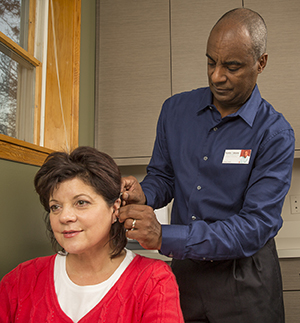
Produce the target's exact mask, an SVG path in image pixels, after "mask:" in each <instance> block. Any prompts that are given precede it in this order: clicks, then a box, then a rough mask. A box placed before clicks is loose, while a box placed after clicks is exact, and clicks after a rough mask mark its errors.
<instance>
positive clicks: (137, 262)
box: [130, 254, 173, 281]
mask: <svg viewBox="0 0 300 323" xmlns="http://www.w3.org/2000/svg"><path fill="white" fill-rule="evenodd" d="M130 269H131V270H130V271H135V272H136V277H138V279H139V280H142V281H144V280H149V279H150V280H164V279H169V278H170V277H172V276H173V273H172V270H171V268H170V266H169V265H168V264H167V263H165V262H164V261H162V260H160V259H153V258H148V257H144V256H141V255H138V254H137V255H136V256H135V257H134V260H133V261H132V263H131V266H130ZM131 275H132V274H131Z"/></svg>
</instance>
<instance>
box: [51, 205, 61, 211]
mask: <svg viewBox="0 0 300 323" xmlns="http://www.w3.org/2000/svg"><path fill="white" fill-rule="evenodd" d="M58 209H59V205H57V204H54V205H51V206H50V211H51V212H52V213H54V212H56V211H57V210H58Z"/></svg>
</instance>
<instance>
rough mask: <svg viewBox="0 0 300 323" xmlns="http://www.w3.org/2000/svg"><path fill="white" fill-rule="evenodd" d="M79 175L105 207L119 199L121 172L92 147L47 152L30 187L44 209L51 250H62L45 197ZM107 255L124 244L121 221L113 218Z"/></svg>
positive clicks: (116, 250) (124, 238) (115, 253)
mask: <svg viewBox="0 0 300 323" xmlns="http://www.w3.org/2000/svg"><path fill="white" fill-rule="evenodd" d="M75 177H76V178H79V179H81V180H82V181H84V183H85V184H87V185H90V186H91V187H93V189H94V190H95V192H96V193H98V194H99V195H101V196H102V197H103V198H104V200H105V201H106V202H107V204H108V205H109V206H112V205H113V204H114V202H115V201H116V200H117V199H118V198H119V195H120V190H121V173H120V170H119V168H118V166H117V165H116V163H115V162H114V160H113V159H112V158H111V157H110V156H108V155H107V154H105V153H103V152H100V151H98V150H97V149H95V148H92V147H78V148H76V149H75V150H74V151H73V152H71V153H70V154H68V153H65V152H54V153H51V154H50V155H49V156H48V157H47V159H46V160H45V162H44V164H43V165H42V167H41V168H40V170H39V171H38V172H37V174H36V175H35V178H34V186H35V190H36V192H37V193H38V194H39V197H40V201H41V203H42V205H43V207H44V209H45V210H46V212H47V214H46V216H45V222H46V226H47V230H48V233H49V237H50V240H51V243H52V247H53V249H54V250H55V251H56V252H58V251H64V250H63V248H62V247H61V246H60V245H59V244H58V242H57V241H56V239H55V237H54V234H53V231H52V228H51V225H50V217H49V213H50V208H49V200H50V196H51V195H52V193H53V190H54V189H55V188H56V187H57V186H58V185H59V183H62V182H64V181H66V180H70V179H73V178H75ZM110 243H111V246H112V250H113V251H112V254H111V258H114V257H116V256H118V255H119V254H120V253H121V251H122V250H123V249H124V247H125V246H126V243H127V238H126V234H125V229H124V226H123V224H121V223H120V222H119V221H116V222H115V223H114V224H112V227H111V230H110Z"/></svg>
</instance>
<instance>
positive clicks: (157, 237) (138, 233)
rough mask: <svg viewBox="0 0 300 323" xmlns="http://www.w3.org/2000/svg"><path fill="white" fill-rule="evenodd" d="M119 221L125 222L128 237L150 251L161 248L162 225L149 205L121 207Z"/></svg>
mask: <svg viewBox="0 0 300 323" xmlns="http://www.w3.org/2000/svg"><path fill="white" fill-rule="evenodd" d="M119 221H120V222H124V227H125V229H127V230H128V231H127V233H126V235H127V237H128V238H129V239H134V240H137V241H138V242H139V244H140V245H141V246H142V247H143V248H145V249H149V250H160V248H161V240H162V236H161V225H160V223H159V222H158V220H157V219H156V215H155V213H154V211H153V209H152V208H151V207H150V206H147V205H136V204H130V205H126V206H123V207H121V209H120V211H119Z"/></svg>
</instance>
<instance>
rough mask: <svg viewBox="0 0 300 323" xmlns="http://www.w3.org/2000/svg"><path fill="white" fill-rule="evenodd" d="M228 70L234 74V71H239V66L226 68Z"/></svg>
mask: <svg viewBox="0 0 300 323" xmlns="http://www.w3.org/2000/svg"><path fill="white" fill-rule="evenodd" d="M227 68H228V71H230V72H236V71H238V70H239V69H240V67H239V66H236V67H234V66H229V67H227Z"/></svg>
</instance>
